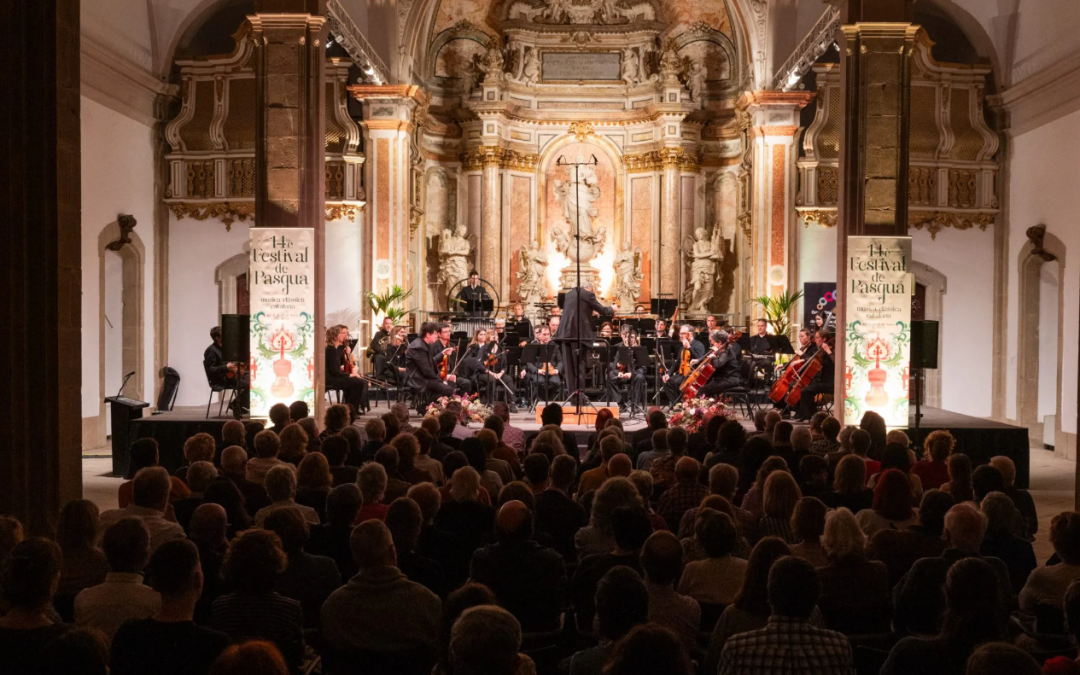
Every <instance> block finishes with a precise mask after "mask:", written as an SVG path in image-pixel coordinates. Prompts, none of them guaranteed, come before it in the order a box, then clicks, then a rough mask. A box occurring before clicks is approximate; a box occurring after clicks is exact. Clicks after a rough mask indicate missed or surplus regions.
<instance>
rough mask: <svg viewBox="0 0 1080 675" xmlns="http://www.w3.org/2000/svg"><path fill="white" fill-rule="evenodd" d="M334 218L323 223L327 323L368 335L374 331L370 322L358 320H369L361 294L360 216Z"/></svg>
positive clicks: (361, 246)
mask: <svg viewBox="0 0 1080 675" xmlns="http://www.w3.org/2000/svg"><path fill="white" fill-rule="evenodd" d="M362 218H363V215H362V214H361V215H358V216H357V217H356V219H355V220H337V221H333V222H329V223H327V224H326V324H327V325H328V326H332V325H334V324H338V323H342V324H345V325H346V326H348V327H349V331H350V332H352V333H353V334H354V335H355V333H356V331H357V330H358V329H359V331H360V334H366V335H367V336H368V337H371V334H372V333H374V332H375V330H374V328H373V327H372V326H371V324H358V323H357V322H358V321H359V320H360V319H366V320H368V321H370V317H369V316H368V314H369V312H368V311H367V309H366V308H367V301H366V300H365V299H364V298H362V297H361V296H360V292H361V288H362V282H363V280H362V278H361V274H360V270H361V260H363V258H362V255H363V241H362V238H361V236H360V222H359V221H360V220H361V219H362Z"/></svg>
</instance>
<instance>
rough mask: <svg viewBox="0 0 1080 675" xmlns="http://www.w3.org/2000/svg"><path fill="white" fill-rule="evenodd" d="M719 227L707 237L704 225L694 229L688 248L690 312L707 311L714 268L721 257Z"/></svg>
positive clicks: (713, 279) (714, 272) (714, 278)
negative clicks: (692, 242)
mask: <svg viewBox="0 0 1080 675" xmlns="http://www.w3.org/2000/svg"><path fill="white" fill-rule="evenodd" d="M720 232H721V230H720V228H718V227H714V228H713V234H712V237H711V238H710V237H709V234H708V232H706V230H705V228H704V227H699V228H698V229H697V230H695V231H694V245H693V246H692V247H691V248H690V306H689V308H688V309H689V312H690V313H691V314H703V313H705V312H707V311H709V308H708V304H709V300H711V299H712V296H713V287H714V285H715V284H716V268H717V264H718V263H719V262H720V259H721V258H722V257H723V253H724V249H723V243H722V242H721V239H720Z"/></svg>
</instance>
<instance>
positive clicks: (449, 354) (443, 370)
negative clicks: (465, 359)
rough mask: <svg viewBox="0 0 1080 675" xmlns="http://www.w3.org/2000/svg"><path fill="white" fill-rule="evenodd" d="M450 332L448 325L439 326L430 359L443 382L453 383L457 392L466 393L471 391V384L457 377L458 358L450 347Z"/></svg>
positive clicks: (455, 348) (432, 344)
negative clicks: (432, 360)
mask: <svg viewBox="0 0 1080 675" xmlns="http://www.w3.org/2000/svg"><path fill="white" fill-rule="evenodd" d="M451 331H452V329H451V327H450V324H449V323H441V324H439V327H438V333H437V337H436V339H435V341H434V342H433V343H431V346H430V349H431V358H432V359H434V361H435V368H436V369H437V370H438V372H439V377H440V378H441V379H442V380H443V381H445V382H450V383H453V384H454V386H455V388H456V389H457V391H460V392H465V393H468V392H470V391H472V382H470V381H469V380H468V378H465V377H462V376H460V375H458V374H457V371H456V370H455V368H456V366H457V362H458V359H459V358H460V357H459V355H458V354H457V347H451V346H450V333H451Z"/></svg>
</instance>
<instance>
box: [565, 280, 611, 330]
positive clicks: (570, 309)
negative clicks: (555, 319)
mask: <svg viewBox="0 0 1080 675" xmlns="http://www.w3.org/2000/svg"><path fill="white" fill-rule="evenodd" d="M594 311H596V312H598V313H600V314H611V313H612V309H611V307H608V306H607V305H605V304H604V303H602V302H600V301H599V300H597V299H596V294H595V293H593V292H592V291H590V290H588V289H585V288H582V289H580V293H579V289H577V288H573V289H571V290H570V291H568V292H567V293H566V299H565V301H564V302H563V314H562V319H560V320H559V330H558V331H556V332H555V337H556V338H571V337H582V338H592V337H596V333H594V332H593V328H592V320H591V317H592V313H593V312H594ZM578 317H580V318H581V321H580V322H579V321H578ZM578 323H580V324H581V335H578Z"/></svg>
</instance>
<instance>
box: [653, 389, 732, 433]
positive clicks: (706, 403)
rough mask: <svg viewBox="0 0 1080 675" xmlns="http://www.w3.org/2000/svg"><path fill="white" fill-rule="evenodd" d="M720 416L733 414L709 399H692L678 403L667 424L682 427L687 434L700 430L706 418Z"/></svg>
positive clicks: (719, 402)
mask: <svg viewBox="0 0 1080 675" xmlns="http://www.w3.org/2000/svg"><path fill="white" fill-rule="evenodd" d="M716 415H722V416H723V417H732V416H733V412H732V411H731V409H729V408H728V407H727V406H725V405H724V402H723V401H721V400H719V399H711V398H692V399H690V400H689V401H680V402H679V403H677V404H676V405H675V408H674V409H673V410H672V413H671V416H670V417H668V424H669V425H670V426H673V427H682V428H684V429H686V432H687V433H690V434H692V433H694V432H695V431H698V430H700V429H701V426H702V425H703V424H704V423H705V418H706V417H713V416H716Z"/></svg>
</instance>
